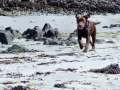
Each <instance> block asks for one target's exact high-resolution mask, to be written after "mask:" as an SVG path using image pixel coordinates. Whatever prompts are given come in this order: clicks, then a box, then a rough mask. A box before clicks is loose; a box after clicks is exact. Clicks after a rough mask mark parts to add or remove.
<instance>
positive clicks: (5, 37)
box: [0, 30, 14, 44]
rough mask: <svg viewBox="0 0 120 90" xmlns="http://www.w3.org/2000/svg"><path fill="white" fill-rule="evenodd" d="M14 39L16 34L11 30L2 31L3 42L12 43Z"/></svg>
mask: <svg viewBox="0 0 120 90" xmlns="http://www.w3.org/2000/svg"><path fill="white" fill-rule="evenodd" d="M13 39H14V35H13V34H12V33H11V32H10V31H5V30H1V31H0V42H1V43H2V44H10V43H11V42H12V41H13Z"/></svg>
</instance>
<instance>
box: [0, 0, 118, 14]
mask: <svg viewBox="0 0 120 90" xmlns="http://www.w3.org/2000/svg"><path fill="white" fill-rule="evenodd" d="M0 8H1V10H0V15H5V16H6V15H19V14H20V13H21V14H22V13H23V12H24V13H25V14H28V13H29V14H31V13H33V12H40V13H52V14H76V13H77V14H83V13H85V12H90V13H92V14H101V13H102V14H103V13H119V12H120V1H119V0H105V1H103V0H92V1H89V0H80V1H79V0H58V1H54V0H49V2H48V3H47V5H46V4H42V3H29V2H28V3H25V2H21V3H17V2H14V1H12V2H9V3H7V4H6V5H5V6H4V7H0Z"/></svg>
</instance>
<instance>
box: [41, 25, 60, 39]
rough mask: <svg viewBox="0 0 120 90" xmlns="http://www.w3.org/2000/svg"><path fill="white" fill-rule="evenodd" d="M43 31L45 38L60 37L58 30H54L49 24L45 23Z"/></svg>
mask: <svg viewBox="0 0 120 90" xmlns="http://www.w3.org/2000/svg"><path fill="white" fill-rule="evenodd" d="M42 31H43V32H44V35H43V37H46V38H57V37H58V34H59V32H58V29H57V28H53V27H52V26H51V25H50V24H49V23H45V25H44V27H43V29H42Z"/></svg>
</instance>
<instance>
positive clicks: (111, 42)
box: [106, 41, 115, 44]
mask: <svg viewBox="0 0 120 90" xmlns="http://www.w3.org/2000/svg"><path fill="white" fill-rule="evenodd" d="M106 43H110V44H113V43H115V42H114V41H106Z"/></svg>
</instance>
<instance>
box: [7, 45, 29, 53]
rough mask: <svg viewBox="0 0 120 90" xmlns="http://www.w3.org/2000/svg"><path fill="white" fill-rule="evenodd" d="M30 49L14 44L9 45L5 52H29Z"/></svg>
mask: <svg viewBox="0 0 120 90" xmlns="http://www.w3.org/2000/svg"><path fill="white" fill-rule="evenodd" d="M28 51H29V50H28V49H26V48H24V47H21V46H19V45H13V46H11V47H9V48H8V49H7V50H6V51H5V52H6V53H21V52H28Z"/></svg>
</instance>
